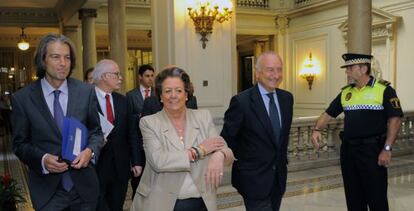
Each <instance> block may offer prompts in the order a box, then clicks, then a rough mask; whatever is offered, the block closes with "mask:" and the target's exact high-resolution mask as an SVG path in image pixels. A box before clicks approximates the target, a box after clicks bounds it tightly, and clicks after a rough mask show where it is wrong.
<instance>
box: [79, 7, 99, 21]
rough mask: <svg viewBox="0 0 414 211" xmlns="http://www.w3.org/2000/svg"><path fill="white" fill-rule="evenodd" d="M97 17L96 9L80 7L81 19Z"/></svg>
mask: <svg viewBox="0 0 414 211" xmlns="http://www.w3.org/2000/svg"><path fill="white" fill-rule="evenodd" d="M96 17H97V13H96V9H80V10H79V19H80V20H82V19H84V18H96Z"/></svg>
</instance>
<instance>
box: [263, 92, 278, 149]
mask: <svg viewBox="0 0 414 211" xmlns="http://www.w3.org/2000/svg"><path fill="white" fill-rule="evenodd" d="M266 95H267V96H268V97H269V99H270V100H269V118H270V122H271V124H272V129H273V133H274V135H275V137H276V139H275V140H276V143H277V142H278V141H279V137H280V121H279V112H278V111H277V107H276V103H275V99H274V98H273V92H271V93H268V94H266Z"/></svg>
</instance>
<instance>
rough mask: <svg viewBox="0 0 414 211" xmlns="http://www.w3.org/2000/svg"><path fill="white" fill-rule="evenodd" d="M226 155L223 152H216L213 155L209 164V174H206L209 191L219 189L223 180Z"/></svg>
mask: <svg viewBox="0 0 414 211" xmlns="http://www.w3.org/2000/svg"><path fill="white" fill-rule="evenodd" d="M223 169H224V155H223V153H221V152H215V153H213V154H212V155H211V157H210V159H209V160H208V164H207V172H206V174H205V181H206V188H207V190H209V189H210V190H214V189H216V188H218V186H219V185H220V183H221V180H222V179H223Z"/></svg>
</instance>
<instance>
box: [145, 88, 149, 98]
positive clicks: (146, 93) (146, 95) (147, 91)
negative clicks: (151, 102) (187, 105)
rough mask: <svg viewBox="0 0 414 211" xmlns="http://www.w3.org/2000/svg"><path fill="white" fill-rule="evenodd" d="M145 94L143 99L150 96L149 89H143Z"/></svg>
mask: <svg viewBox="0 0 414 211" xmlns="http://www.w3.org/2000/svg"><path fill="white" fill-rule="evenodd" d="M144 91H145V96H144V99H147V98H148V97H149V96H150V90H149V89H145V90H144Z"/></svg>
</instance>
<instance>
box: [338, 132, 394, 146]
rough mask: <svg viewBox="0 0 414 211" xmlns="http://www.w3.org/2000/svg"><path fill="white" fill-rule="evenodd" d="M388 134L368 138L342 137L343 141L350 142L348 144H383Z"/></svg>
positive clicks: (344, 142)
mask: <svg viewBox="0 0 414 211" xmlns="http://www.w3.org/2000/svg"><path fill="white" fill-rule="evenodd" d="M386 137H387V136H386V135H385V134H382V135H378V136H372V137H367V138H349V139H348V138H345V139H344V138H343V137H341V140H342V143H343V144H348V145H361V144H375V143H378V144H383V143H385V139H386Z"/></svg>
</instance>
